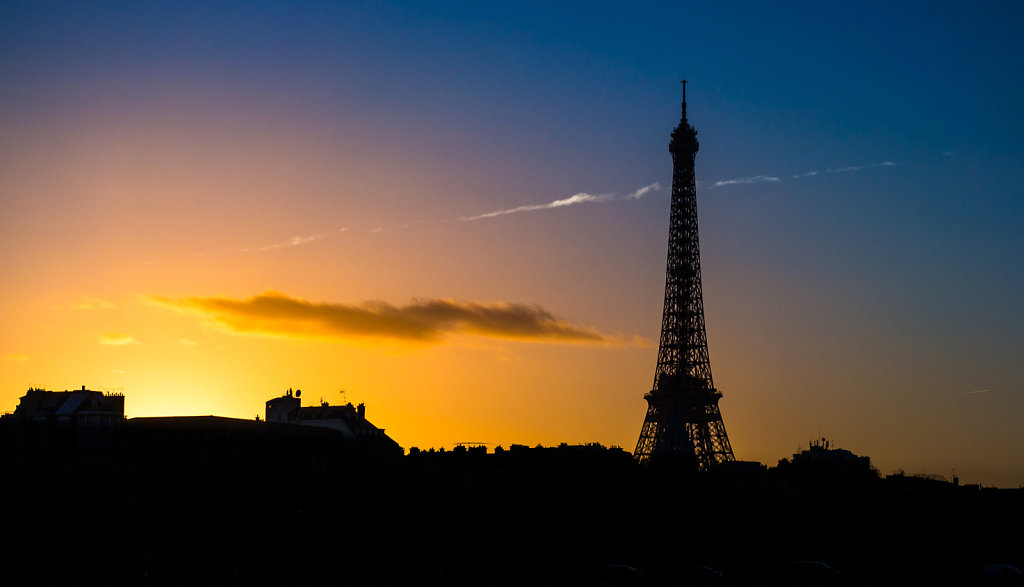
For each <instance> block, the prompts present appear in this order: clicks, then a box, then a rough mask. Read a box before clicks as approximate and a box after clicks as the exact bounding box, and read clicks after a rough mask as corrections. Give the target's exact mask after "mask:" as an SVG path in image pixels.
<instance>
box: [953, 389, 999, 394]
mask: <svg viewBox="0 0 1024 587" xmlns="http://www.w3.org/2000/svg"><path fill="white" fill-rule="evenodd" d="M991 391H992V390H991V389H975V390H972V391H961V392H960V393H958V394H957V395H979V394H982V393H990V392H991Z"/></svg>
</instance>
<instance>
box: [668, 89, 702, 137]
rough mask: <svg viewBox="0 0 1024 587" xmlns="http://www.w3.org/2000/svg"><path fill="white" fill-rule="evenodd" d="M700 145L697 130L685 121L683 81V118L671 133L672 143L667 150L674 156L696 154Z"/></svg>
mask: <svg viewBox="0 0 1024 587" xmlns="http://www.w3.org/2000/svg"><path fill="white" fill-rule="evenodd" d="M699 148H700V145H698V144H697V129H695V128H693V126H691V125H690V122H689V121H688V120H686V80H683V117H682V119H680V121H679V126H677V127H676V128H675V130H673V131H672V141H671V142H670V143H669V144H668V150H669V152H671V153H672V154H673V155H676V154H682V153H687V154H691V155H692V154H696V153H697V150H698V149H699Z"/></svg>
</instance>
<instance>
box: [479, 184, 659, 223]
mask: <svg viewBox="0 0 1024 587" xmlns="http://www.w3.org/2000/svg"><path fill="white" fill-rule="evenodd" d="M660 189H661V184H659V183H652V184H650V185H645V186H644V187H642V188H640V189H638V190H636V191H633V192H630V193H628V194H626V195H624V196H616V195H615V194H590V193H587V192H579V193H577V194H573V195H571V196H569V197H568V198H562V199H561V200H554V201H552V202H548V203H546V204H528V205H525V206H518V207H516V208H506V209H503V210H495V211H493V212H486V213H484V214H477V215H476V216H463V217H462V218H459V220H463V221H473V220H482V219H484V218H495V217H497V216H506V215H508V214H518V213H520V212H533V211H536V210H551V209H553V208H565V207H568V206H576V205H578V204H589V203H599V202H610V201H612V200H639V199H640V198H642V197H644V196H645V195H647V194H649V193H651V192H656V191H658V190H660Z"/></svg>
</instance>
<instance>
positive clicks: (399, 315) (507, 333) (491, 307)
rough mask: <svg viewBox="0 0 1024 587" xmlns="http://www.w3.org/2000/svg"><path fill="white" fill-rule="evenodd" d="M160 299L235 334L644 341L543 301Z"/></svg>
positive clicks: (272, 296)
mask: <svg viewBox="0 0 1024 587" xmlns="http://www.w3.org/2000/svg"><path fill="white" fill-rule="evenodd" d="M148 299H149V301H150V302H152V303H155V304H157V305H160V306H163V307H166V308H171V309H175V310H180V311H184V312H188V313H193V314H197V315H200V316H203V317H204V318H206V319H208V320H211V321H212V322H213V323H215V324H217V325H219V326H221V327H223V328H226V329H227V330H228V331H230V332H233V333H238V334H257V335H266V336H273V337H281V338H299V339H327V340H339V341H355V340H370V339H384V340H393V341H406V342H416V343H429V344H438V343H442V342H445V339H446V338H449V337H451V336H456V335H466V334H468V335H476V336H484V337H491V338H500V339H511V340H519V341H530V342H549V343H571V344H596V345H626V344H643V341H642V340H641V339H635V338H634V339H626V338H622V337H616V336H610V335H606V334H603V333H601V332H599V331H597V330H595V329H593V328H588V327H584V326H578V325H575V324H572V323H570V322H568V321H566V320H564V319H562V318H558V317H556V316H554V315H553V314H552V313H551V312H549V311H548V310H546V309H544V308H542V307H541V306H538V305H531V304H515V303H506V302H491V303H488V302H459V301H455V300H449V299H426V300H414V301H413V302H412V303H410V304H408V305H405V306H394V305H392V304H389V303H387V302H382V301H369V302H363V303H361V304H332V303H321V302H311V301H307V300H303V299H299V298H293V297H290V296H288V295H286V294H283V293H279V292H266V293H263V294H260V295H257V296H254V297H251V298H248V299H233V298H222V297H188V298H168V297H161V296H150V297H149V298H148Z"/></svg>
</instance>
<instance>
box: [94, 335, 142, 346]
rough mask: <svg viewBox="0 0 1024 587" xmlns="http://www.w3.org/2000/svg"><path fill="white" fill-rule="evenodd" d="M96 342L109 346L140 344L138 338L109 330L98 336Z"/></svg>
mask: <svg viewBox="0 0 1024 587" xmlns="http://www.w3.org/2000/svg"><path fill="white" fill-rule="evenodd" d="M96 342H98V343H100V344H104V345H109V346H122V345H126V344H140V343H139V341H138V340H136V338H135V337H134V336H132V335H130V334H124V333H123V332H108V333H106V334H101V335H99V336H98V337H97V338H96Z"/></svg>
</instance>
